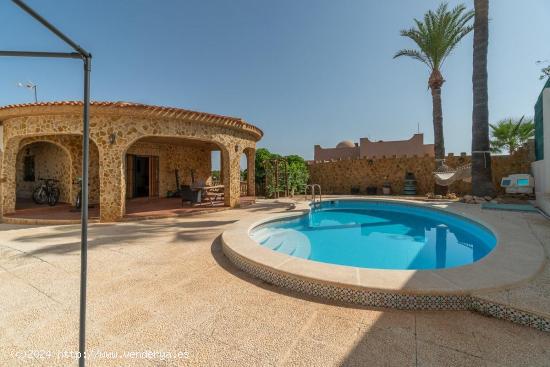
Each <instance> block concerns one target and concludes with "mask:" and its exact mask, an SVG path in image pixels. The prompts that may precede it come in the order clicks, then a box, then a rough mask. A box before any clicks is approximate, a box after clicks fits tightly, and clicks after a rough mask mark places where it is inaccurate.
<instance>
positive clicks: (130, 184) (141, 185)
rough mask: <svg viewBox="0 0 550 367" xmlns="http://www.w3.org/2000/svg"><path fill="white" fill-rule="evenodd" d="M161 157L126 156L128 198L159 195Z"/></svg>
mask: <svg viewBox="0 0 550 367" xmlns="http://www.w3.org/2000/svg"><path fill="white" fill-rule="evenodd" d="M158 163H159V158H158V157H157V156H146V155H145V156H142V155H134V154H128V155H127V156H126V188H127V192H126V195H127V197H128V198H138V197H157V196H158V195H159V190H158V188H159V164H158Z"/></svg>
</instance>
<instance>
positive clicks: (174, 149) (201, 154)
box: [126, 141, 212, 197]
mask: <svg viewBox="0 0 550 367" xmlns="http://www.w3.org/2000/svg"><path fill="white" fill-rule="evenodd" d="M126 153H127V154H135V155H147V156H157V157H159V195H160V197H166V193H167V192H168V191H174V190H175V189H176V175H175V173H174V172H175V170H176V169H177V170H178V172H179V179H180V185H190V184H191V172H190V171H191V170H194V171H195V173H194V176H195V183H197V182H198V181H199V180H202V181H203V182H205V183H206V182H207V181H208V182H210V180H211V174H212V164H211V151H210V149H208V148H200V147H190V146H186V145H185V142H182V143H175V144H167V143H149V142H140V141H138V142H136V143H134V144H132V146H130V148H128V151H127V152H126Z"/></svg>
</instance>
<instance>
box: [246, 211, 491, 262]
mask: <svg viewBox="0 0 550 367" xmlns="http://www.w3.org/2000/svg"><path fill="white" fill-rule="evenodd" d="M250 236H251V237H252V239H253V240H255V241H256V242H258V243H259V244H260V245H261V246H264V247H266V248H268V249H271V250H273V251H276V252H280V253H284V254H287V255H290V256H294V257H298V258H303V259H307V260H312V261H318V262H324V263H330V264H337V265H347V266H354V267H360V268H372V269H409V270H427V269H443V268H452V267H457V266H461V265H467V264H471V263H474V262H476V261H478V260H480V259H482V258H483V257H485V256H486V255H487V254H488V253H489V252H491V250H492V249H493V248H494V247H495V245H496V238H495V236H494V235H493V233H491V231H489V230H488V229H487V228H485V227H483V226H482V225H480V224H477V223H476V222H473V221H470V220H468V219H466V218H463V217H460V216H458V215H453V214H450V213H446V212H443V211H440V210H435V209H430V208H426V207H419V206H417V205H407V204H402V203H390V202H383V201H362V200H334V201H325V202H322V203H321V205H320V206H318V207H316V208H313V209H312V210H311V211H310V212H309V213H308V214H306V215H303V216H299V217H294V218H290V219H283V220H276V221H272V222H268V223H264V224H262V225H260V226H257V227H255V228H253V229H252V230H251V231H250Z"/></svg>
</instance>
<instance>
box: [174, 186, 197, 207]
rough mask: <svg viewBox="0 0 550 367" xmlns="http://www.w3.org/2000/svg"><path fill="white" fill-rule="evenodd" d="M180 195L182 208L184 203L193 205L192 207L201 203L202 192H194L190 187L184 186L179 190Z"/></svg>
mask: <svg viewBox="0 0 550 367" xmlns="http://www.w3.org/2000/svg"><path fill="white" fill-rule="evenodd" d="M179 194H180V197H181V206H182V207H183V203H185V202H188V203H191V205H193V204H196V203H198V202H199V195H200V190H193V189H191V186H189V185H182V186H181V189H180V190H179Z"/></svg>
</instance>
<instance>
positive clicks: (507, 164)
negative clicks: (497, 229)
mask: <svg viewBox="0 0 550 367" xmlns="http://www.w3.org/2000/svg"><path fill="white" fill-rule="evenodd" d="M470 161H471V157H470V156H465V155H462V156H454V155H449V156H447V158H446V160H445V162H446V164H447V165H448V166H450V167H458V166H461V165H465V164H468V163H470ZM531 162H532V154H531V152H530V150H528V149H522V150H520V151H518V152H516V153H515V154H513V155H511V156H508V155H502V156H493V157H492V169H493V182H494V184H495V187H496V188H497V190H498V191H499V193H503V190H502V188H501V187H500V180H501V178H502V177H505V176H507V175H509V174H512V173H531ZM308 168H309V174H310V182H312V183H318V184H320V185H321V187H322V189H323V193H327V194H351V193H352V188H354V189H355V188H358V189H359V192H360V193H361V194H365V193H366V191H367V187H368V186H375V187H377V188H378V190H379V193H381V187H382V185H383V184H384V183H385V182H386V181H387V182H389V183H390V185H391V190H392V193H393V194H402V193H403V184H404V178H405V174H406V173H407V172H412V173H414V175H415V177H416V180H417V194H418V195H425V194H427V193H429V192H433V188H434V185H435V180H434V176H433V171H434V170H435V161H434V158H433V157H429V156H424V157H417V156H414V157H381V158H373V159H368V158H362V159H346V160H338V161H325V162H312V163H311V164H310V165H309V166H308ZM471 189H472V185H471V183H469V182H465V181H459V182H455V183H453V184H452V185H451V186H450V189H449V190H450V192H454V193H456V194H459V195H465V194H469V193H471Z"/></svg>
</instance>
